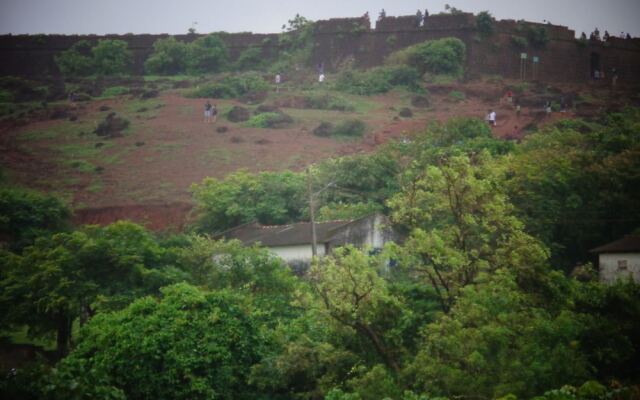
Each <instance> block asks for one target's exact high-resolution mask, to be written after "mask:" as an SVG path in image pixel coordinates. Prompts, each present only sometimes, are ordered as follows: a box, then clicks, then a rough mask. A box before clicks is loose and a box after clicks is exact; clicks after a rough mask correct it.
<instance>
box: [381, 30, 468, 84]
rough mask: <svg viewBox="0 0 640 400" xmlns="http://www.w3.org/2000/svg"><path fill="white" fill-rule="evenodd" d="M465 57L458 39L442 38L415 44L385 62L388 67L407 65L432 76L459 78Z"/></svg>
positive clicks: (393, 54) (464, 49)
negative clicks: (445, 75) (443, 75)
mask: <svg viewBox="0 0 640 400" xmlns="http://www.w3.org/2000/svg"><path fill="white" fill-rule="evenodd" d="M465 56H466V46H465V44H464V42H462V40H460V39H458V38H453V37H449V38H442V39H438V40H432V41H427V42H424V43H419V44H415V45H413V46H409V47H407V48H405V49H402V50H399V51H397V52H394V53H392V54H391V55H390V56H389V57H388V58H387V60H386V63H387V64H389V65H408V66H410V67H413V68H415V69H417V70H418V72H419V73H420V74H421V75H422V74H424V73H425V72H430V73H432V74H453V75H457V76H461V75H462V73H463V67H464V61H465Z"/></svg>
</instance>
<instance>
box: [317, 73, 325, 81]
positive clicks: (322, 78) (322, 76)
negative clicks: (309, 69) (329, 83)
mask: <svg viewBox="0 0 640 400" xmlns="http://www.w3.org/2000/svg"><path fill="white" fill-rule="evenodd" d="M318 82H319V83H322V82H324V74H320V76H318Z"/></svg>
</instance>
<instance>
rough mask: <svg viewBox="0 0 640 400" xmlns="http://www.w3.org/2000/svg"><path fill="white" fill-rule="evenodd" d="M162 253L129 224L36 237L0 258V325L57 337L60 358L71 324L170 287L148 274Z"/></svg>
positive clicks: (159, 276)
mask: <svg viewBox="0 0 640 400" xmlns="http://www.w3.org/2000/svg"><path fill="white" fill-rule="evenodd" d="M161 253H162V251H161V249H160V248H159V247H158V245H157V243H156V242H155V241H154V240H153V238H152V237H151V236H150V235H149V234H148V233H147V232H146V231H145V230H144V229H143V228H142V227H140V226H138V225H135V224H132V223H129V222H118V223H115V224H112V225H110V226H108V227H106V228H98V227H88V228H87V229H86V230H85V231H75V232H72V233H58V234H55V235H53V236H52V237H50V238H48V237H40V238H39V239H38V240H37V241H36V242H35V244H34V245H33V246H30V247H27V248H25V249H24V250H23V253H22V255H16V254H11V253H5V254H1V255H0V256H1V257H2V258H3V263H2V265H5V267H4V268H3V271H2V272H3V273H2V276H1V280H0V288H1V289H2V290H1V293H2V295H1V296H0V309H1V310H2V315H3V317H2V318H3V320H2V322H3V324H7V325H13V326H16V325H17V326H21V325H27V326H29V332H30V334H32V335H43V334H47V333H49V332H52V331H54V332H57V343H58V352H59V353H61V354H64V353H65V352H66V348H67V346H68V343H69V339H70V335H71V324H72V322H73V320H74V319H75V318H77V317H79V316H81V315H84V316H90V315H93V313H94V312H95V311H96V310H98V309H110V308H118V307H121V306H122V305H123V304H127V303H128V302H129V301H131V300H132V299H133V298H135V296H136V295H139V294H141V293H147V292H150V291H151V292H152V291H154V290H156V289H157V288H158V287H160V286H162V285H164V284H167V283H169V282H170V279H169V278H168V275H166V274H165V273H164V272H163V271H161V270H159V269H154V268H153V267H157V266H158V263H159V259H160V255H161Z"/></svg>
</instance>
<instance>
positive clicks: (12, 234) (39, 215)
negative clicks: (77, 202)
mask: <svg viewBox="0 0 640 400" xmlns="http://www.w3.org/2000/svg"><path fill="white" fill-rule="evenodd" d="M70 216H71V212H70V210H69V208H68V207H67V205H66V204H64V203H63V202H62V201H61V200H60V199H58V198H56V197H54V196H50V195H43V194H40V193H37V192H35V191H30V190H25V189H19V188H11V187H2V188H0V235H2V236H4V237H5V239H8V242H9V243H10V245H11V247H12V248H13V249H16V250H19V249H22V248H24V247H26V246H27V245H30V244H32V243H33V242H34V241H35V239H36V238H37V237H39V236H46V235H48V234H51V233H54V232H57V231H61V230H64V229H66V228H68V225H69V218H70Z"/></svg>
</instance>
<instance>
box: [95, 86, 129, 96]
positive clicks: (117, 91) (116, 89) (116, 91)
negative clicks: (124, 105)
mask: <svg viewBox="0 0 640 400" xmlns="http://www.w3.org/2000/svg"><path fill="white" fill-rule="evenodd" d="M127 93H129V88H127V87H124V86H111V87H108V88H106V89H105V90H104V91H103V92H102V97H114V96H121V95H123V94H127Z"/></svg>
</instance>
